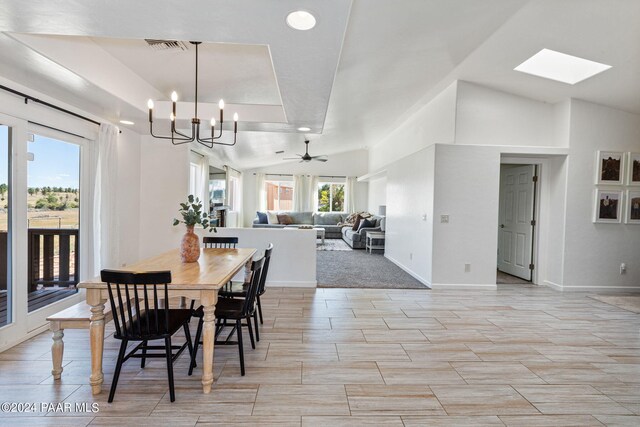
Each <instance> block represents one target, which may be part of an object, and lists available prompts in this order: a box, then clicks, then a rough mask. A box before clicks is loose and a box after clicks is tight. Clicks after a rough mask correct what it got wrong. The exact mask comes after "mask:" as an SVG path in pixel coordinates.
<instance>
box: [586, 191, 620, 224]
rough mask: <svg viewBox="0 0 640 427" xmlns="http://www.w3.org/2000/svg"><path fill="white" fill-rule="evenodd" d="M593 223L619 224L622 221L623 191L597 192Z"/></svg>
mask: <svg viewBox="0 0 640 427" xmlns="http://www.w3.org/2000/svg"><path fill="white" fill-rule="evenodd" d="M594 207H595V209H594V215H593V217H594V218H593V222H601V223H612V224H613V223H619V222H621V220H622V190H603V189H597V190H596V200H595V206H594Z"/></svg>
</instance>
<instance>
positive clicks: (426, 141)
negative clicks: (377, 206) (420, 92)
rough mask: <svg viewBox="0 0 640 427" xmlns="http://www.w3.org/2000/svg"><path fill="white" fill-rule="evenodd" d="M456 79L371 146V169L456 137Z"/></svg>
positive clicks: (373, 170) (448, 141)
mask: <svg viewBox="0 0 640 427" xmlns="http://www.w3.org/2000/svg"><path fill="white" fill-rule="evenodd" d="M456 94H457V82H454V83H453V84H452V85H451V86H449V87H448V88H447V89H445V90H444V91H442V92H441V93H440V94H439V95H437V96H436V97H435V98H434V99H433V100H432V101H431V102H429V103H428V104H426V105H425V106H423V107H422V108H420V109H419V110H418V111H417V112H416V113H414V114H412V115H411V116H409V117H406V118H405V120H404V121H403V122H401V123H400V124H399V125H398V127H396V128H395V129H394V130H393V131H392V132H390V133H389V135H387V136H385V137H384V138H382V139H381V140H380V142H377V143H376V144H375V145H374V146H372V147H371V148H370V149H369V171H370V172H376V171H378V170H380V169H383V168H384V167H385V166H386V165H388V164H391V163H393V162H395V161H397V160H400V159H402V158H403V157H405V156H408V155H409V154H412V153H415V152H417V151H420V150H422V149H423V148H426V147H428V146H429V145H431V144H435V143H453V142H454V140H455V123H456V116H455V115H456V96H457V95H456Z"/></svg>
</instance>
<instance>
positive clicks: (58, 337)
mask: <svg viewBox="0 0 640 427" xmlns="http://www.w3.org/2000/svg"><path fill="white" fill-rule="evenodd" d="M51 331H52V332H53V344H51V360H52V361H53V369H52V370H51V375H53V379H54V380H59V379H60V375H62V358H63V355H64V341H62V338H63V337H64V329H60V325H59V324H58V323H57V322H54V323H53V324H52V325H51Z"/></svg>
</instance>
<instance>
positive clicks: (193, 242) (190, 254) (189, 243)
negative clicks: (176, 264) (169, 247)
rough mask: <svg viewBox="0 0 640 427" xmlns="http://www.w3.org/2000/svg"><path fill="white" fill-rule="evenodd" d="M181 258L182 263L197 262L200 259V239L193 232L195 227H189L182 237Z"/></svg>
mask: <svg viewBox="0 0 640 427" xmlns="http://www.w3.org/2000/svg"><path fill="white" fill-rule="evenodd" d="M180 258H181V259H182V262H196V261H198V258H200V238H199V237H198V235H197V234H196V233H194V232H193V226H187V232H186V233H185V234H184V236H182V243H181V244H180Z"/></svg>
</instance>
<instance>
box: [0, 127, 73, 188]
mask: <svg viewBox="0 0 640 427" xmlns="http://www.w3.org/2000/svg"><path fill="white" fill-rule="evenodd" d="M7 141H8V128H7V127H6V126H0V184H1V183H6V182H7V181H8V180H7V178H8V171H7V165H8V143H7ZM28 151H29V152H30V153H33V155H34V161H32V162H28V168H29V169H28V184H27V185H28V186H29V187H47V186H49V187H65V188H66V187H71V188H79V182H80V178H79V177H80V146H78V145H76V144H71V143H66V142H62V141H59V140H56V139H52V138H45V137H43V136H39V135H35V138H34V142H29V143H28Z"/></svg>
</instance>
